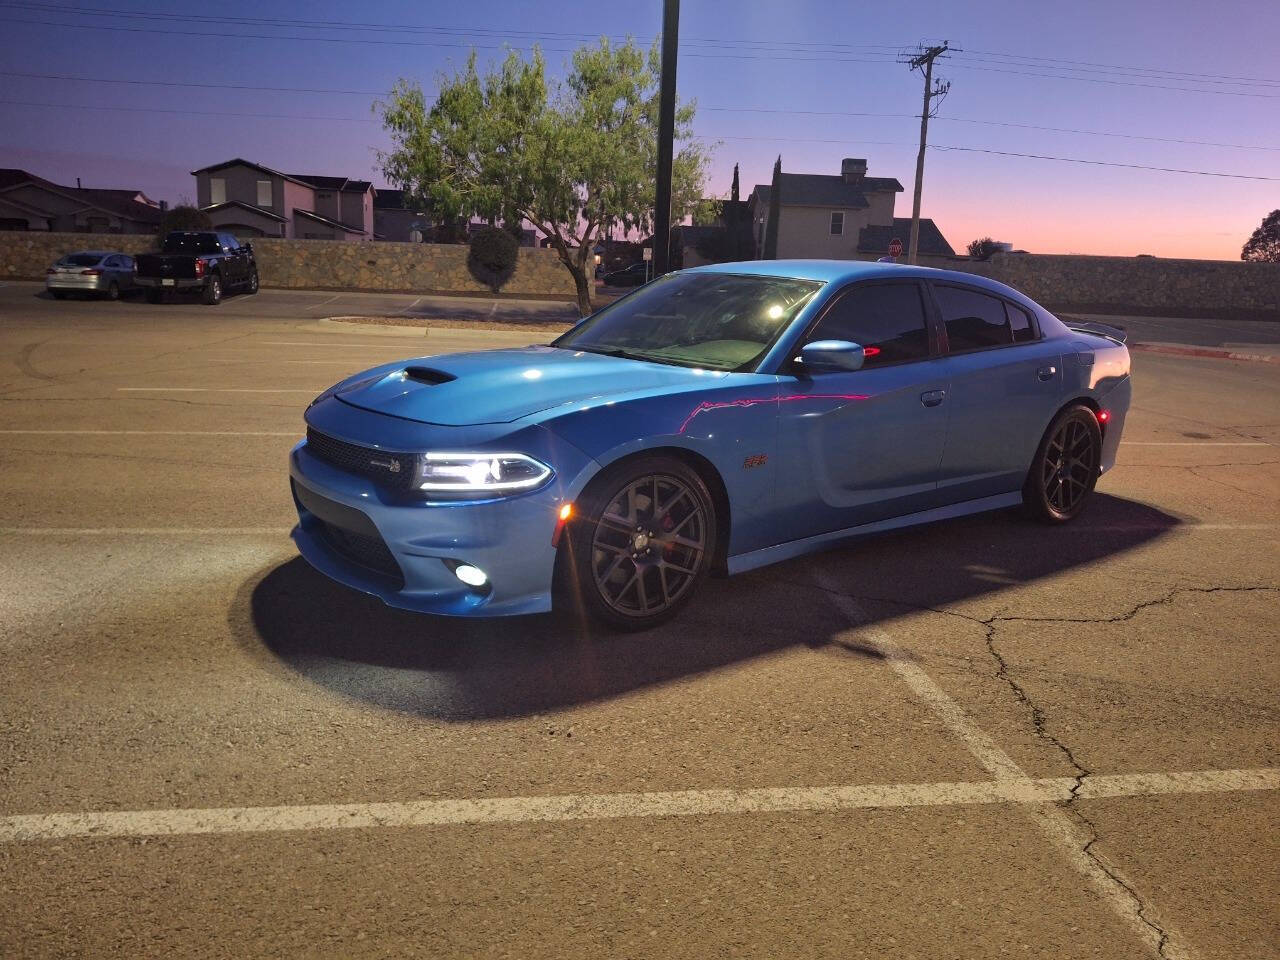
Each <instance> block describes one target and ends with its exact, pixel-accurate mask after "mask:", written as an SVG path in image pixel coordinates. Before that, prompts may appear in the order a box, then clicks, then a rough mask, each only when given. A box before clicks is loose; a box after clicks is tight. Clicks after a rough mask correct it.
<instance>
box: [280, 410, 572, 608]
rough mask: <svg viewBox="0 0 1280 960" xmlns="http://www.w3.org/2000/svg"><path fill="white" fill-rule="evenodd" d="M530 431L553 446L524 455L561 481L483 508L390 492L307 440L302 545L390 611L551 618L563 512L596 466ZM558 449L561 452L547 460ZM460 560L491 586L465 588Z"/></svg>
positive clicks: (307, 554) (292, 468) (300, 466)
mask: <svg viewBox="0 0 1280 960" xmlns="http://www.w3.org/2000/svg"><path fill="white" fill-rule="evenodd" d="M335 402H336V401H335ZM383 419H390V418H383ZM436 429H438V428H436ZM527 432H528V433H533V434H536V435H538V436H539V437H540V438H541V439H542V441H543V443H544V444H545V445H546V447H547V448H548V449H542V450H539V449H534V448H530V446H529V444H527V443H526V444H525V445H524V446H523V447H522V449H525V450H527V452H529V453H530V455H532V456H537V457H538V458H539V459H543V460H544V462H547V463H550V464H552V466H553V468H554V469H556V475H555V477H553V478H552V480H551V482H550V483H548V484H547V485H546V486H544V487H542V488H540V489H538V490H535V491H533V492H530V493H526V494H521V495H518V496H513V497H505V498H502V499H498V500H490V501H484V502H480V501H472V502H459V503H426V502H423V501H421V500H416V499H413V498H411V497H409V496H407V495H405V494H400V493H396V492H394V491H389V490H387V489H385V488H384V487H382V486H380V485H378V484H376V483H374V482H373V481H371V480H369V479H366V478H365V477H362V476H358V475H355V474H352V473H347V472H346V471H343V470H341V469H338V468H337V467H334V466H332V465H331V464H329V463H327V462H325V461H323V460H320V459H318V458H316V457H314V456H312V455H311V454H310V453H308V452H307V444H306V442H305V441H303V442H301V443H299V444H298V445H297V446H295V447H294V448H293V451H292V452H291V453H290V455H289V476H290V483H291V488H292V491H293V495H294V503H295V505H296V506H297V508H298V525H297V527H295V528H294V530H293V540H294V542H295V543H296V544H297V545H298V550H299V552H300V553H301V554H302V556H303V557H304V558H305V559H306V560H307V561H308V562H309V563H310V564H311V565H312V566H313V567H315V568H316V569H317V570H319V571H320V572H321V573H323V574H325V575H326V576H328V577H330V578H332V579H334V580H337V581H338V582H339V583H342V584H345V585H346V586H349V587H352V588H354V589H356V590H360V591H362V592H364V593H369V594H372V595H374V596H376V597H379V598H380V599H381V600H382V601H383V602H384V603H386V604H387V605H388V606H392V607H398V608H401V609H404V610H413V611H416V612H419V613H434V614H443V615H447V616H478V617H494V616H513V615H517V614H529V613H543V612H546V611H548V610H550V609H551V587H552V578H553V575H554V571H555V562H556V548H555V547H554V546H552V542H551V541H552V537H553V536H554V534H555V529H556V524H557V522H558V520H559V512H560V507H561V506H562V505H563V504H564V503H566V502H568V501H570V500H571V499H572V495H573V494H575V493H576V492H577V489H575V488H574V486H575V484H574V482H573V480H572V479H571V478H573V477H580V476H583V475H585V474H589V473H591V472H592V471H591V470H588V469H586V467H587V466H588V465H589V464H591V463H592V461H590V460H589V459H588V458H586V457H585V455H583V454H582V453H581V452H579V451H577V450H576V448H572V447H569V448H566V447H565V445H564V444H563V443H562V442H560V441H558V440H557V439H556V438H555V437H554V436H553V435H551V434H550V433H548V432H547V431H545V430H542V429H541V428H533V429H532V430H530V431H527ZM555 450H559V452H560V455H559V456H558V457H556V458H554V459H547V458H548V457H549V456H550V455H551V454H552V453H553V452H554V451H555ZM582 482H583V483H585V479H583V480H582ZM579 486H580V485H579ZM451 562H452V563H453V564H458V563H466V564H470V565H472V566H475V567H479V568H480V569H481V570H483V571H484V572H485V573H486V574H487V575H488V583H487V584H486V586H485V588H484V589H480V590H477V589H474V588H471V587H468V586H466V585H465V584H463V583H462V582H461V581H460V580H459V579H458V578H457V576H455V575H454V572H453V566H451Z"/></svg>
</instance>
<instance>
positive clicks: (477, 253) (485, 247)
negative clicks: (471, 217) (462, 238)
mask: <svg viewBox="0 0 1280 960" xmlns="http://www.w3.org/2000/svg"><path fill="white" fill-rule="evenodd" d="M519 259H520V242H519V241H518V240H516V238H515V237H514V236H512V235H511V231H510V230H508V229H506V228H505V227H480V228H479V229H477V230H476V231H474V232H473V233H472V234H471V249H470V250H468V251H467V269H468V270H470V271H471V275H472V276H473V277H475V278H476V279H477V280H479V281H480V282H481V283H483V284H484V285H485V286H486V287H488V288H489V289H490V290H492V291H493V292H494V293H497V292H498V291H499V290H501V289H502V285H503V284H504V283H506V282H507V281H508V280H510V279H511V277H512V275H513V274H514V273H515V272H516V264H517V263H518V262H519Z"/></svg>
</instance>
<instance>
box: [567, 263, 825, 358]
mask: <svg viewBox="0 0 1280 960" xmlns="http://www.w3.org/2000/svg"><path fill="white" fill-rule="evenodd" d="M821 286H822V284H821V283H819V282H817V281H813V280H792V279H788V278H786V277H761V276H748V275H742V274H732V273H674V274H668V275H667V276H665V277H663V278H661V279H660V280H656V281H654V282H653V283H651V284H649V285H648V286H644V287H641V288H640V289H639V290H637V291H636V292H635V293H633V294H631V295H630V296H628V297H624V298H623V299H621V300H619V301H618V302H617V303H614V304H612V305H611V306H608V307H605V308H604V309H603V310H601V311H599V312H598V313H596V314H595V315H593V316H592V317H591V318H590V319H588V320H585V321H583V322H582V323H581V324H579V325H578V326H577V327H574V328H573V329H572V330H570V331H569V332H568V333H566V334H565V335H564V336H562V337H560V338H559V339H557V340H555V341H554V342H553V343H552V346H554V347H562V348H564V349H567V350H586V351H588V352H591V353H607V354H611V355H614V356H624V357H632V358H634V359H637V360H653V361H656V362H659V363H673V364H678V365H680V366H687V367H707V368H711V369H715V370H737V369H740V368H743V367H747V366H749V365H750V364H752V363H754V362H756V361H757V360H758V359H759V358H760V357H761V356H762V355H763V354H764V352H765V351H766V350H767V349H768V348H769V347H770V346H771V345H772V344H773V342H774V340H776V339H777V338H778V335H779V334H781V333H782V331H783V330H785V329H786V328H787V325H788V324H790V323H791V321H792V320H793V319H794V318H795V316H796V314H797V313H799V312H800V310H801V309H802V308H803V307H804V305H805V304H806V303H808V302H809V300H810V299H812V297H813V295H814V294H815V293H816V292H817V291H818V289H819V288H820V287H821Z"/></svg>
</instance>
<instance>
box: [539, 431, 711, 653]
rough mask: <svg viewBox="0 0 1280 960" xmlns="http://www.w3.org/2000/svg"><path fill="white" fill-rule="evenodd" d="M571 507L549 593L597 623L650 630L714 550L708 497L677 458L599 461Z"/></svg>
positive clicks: (689, 589)
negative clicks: (553, 586) (555, 578)
mask: <svg viewBox="0 0 1280 960" xmlns="http://www.w3.org/2000/svg"><path fill="white" fill-rule="evenodd" d="M655 491H656V493H655ZM576 506H577V514H576V516H575V517H574V518H573V519H572V520H570V521H569V523H568V525H567V527H566V528H565V533H566V534H567V536H565V537H564V539H563V542H562V544H561V547H562V549H561V554H562V556H561V557H560V558H559V559H560V561H561V562H560V563H559V564H558V573H559V577H558V579H559V581H560V583H559V584H558V585H557V586H558V588H559V589H558V590H557V593H558V595H559V597H560V598H561V599H562V601H568V602H570V603H572V604H574V605H577V606H579V607H580V608H581V609H584V610H585V611H586V612H587V613H588V614H589V615H590V616H591V617H592V618H593V619H595V620H596V621H597V622H599V623H602V624H604V625H606V626H609V627H612V628H614V629H616V630H624V631H638V630H649V629H652V628H653V627H656V626H657V625H658V624H660V623H662V622H663V621H665V620H669V619H670V618H671V617H673V616H675V615H676V614H677V613H678V612H679V611H680V610H681V609H682V608H683V607H684V606H685V604H687V603H688V602H689V600H690V599H691V598H692V596H693V594H694V593H695V592H696V591H697V588H698V586H699V585H700V584H701V583H702V581H703V580H705V579H706V576H707V573H708V571H709V570H710V569H711V565H712V562H713V560H714V558H715V555H716V530H717V527H716V508H715V501H714V499H713V498H712V496H711V493H710V491H709V490H708V489H707V485H706V484H705V483H704V482H703V480H702V478H701V477H700V476H698V474H697V473H696V472H695V471H694V470H692V469H691V468H690V467H688V466H687V465H686V464H684V463H682V462H681V461H680V460H677V459H675V458H674V457H667V456H661V455H644V456H640V457H636V458H634V459H630V460H627V461H624V462H623V463H620V464H618V465H616V466H614V467H610V468H606V469H605V470H604V471H603V472H602V473H601V474H600V475H599V476H598V477H596V478H595V479H594V480H593V481H592V482H591V484H590V485H589V486H588V487H587V489H586V491H585V492H584V493H583V495H582V496H581V497H579V498H578V502H577V504H576ZM624 528H625V529H624ZM633 528H634V529H633Z"/></svg>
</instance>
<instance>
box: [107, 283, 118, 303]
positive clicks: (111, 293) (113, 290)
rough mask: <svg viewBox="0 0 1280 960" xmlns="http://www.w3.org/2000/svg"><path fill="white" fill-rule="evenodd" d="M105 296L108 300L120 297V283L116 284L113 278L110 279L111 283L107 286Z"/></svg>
mask: <svg viewBox="0 0 1280 960" xmlns="http://www.w3.org/2000/svg"><path fill="white" fill-rule="evenodd" d="M106 297H107V299H108V300H119V299H120V284H118V283H116V282H115V281H114V280H112V281H111V285H110V286H109V287H107V293H106Z"/></svg>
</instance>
